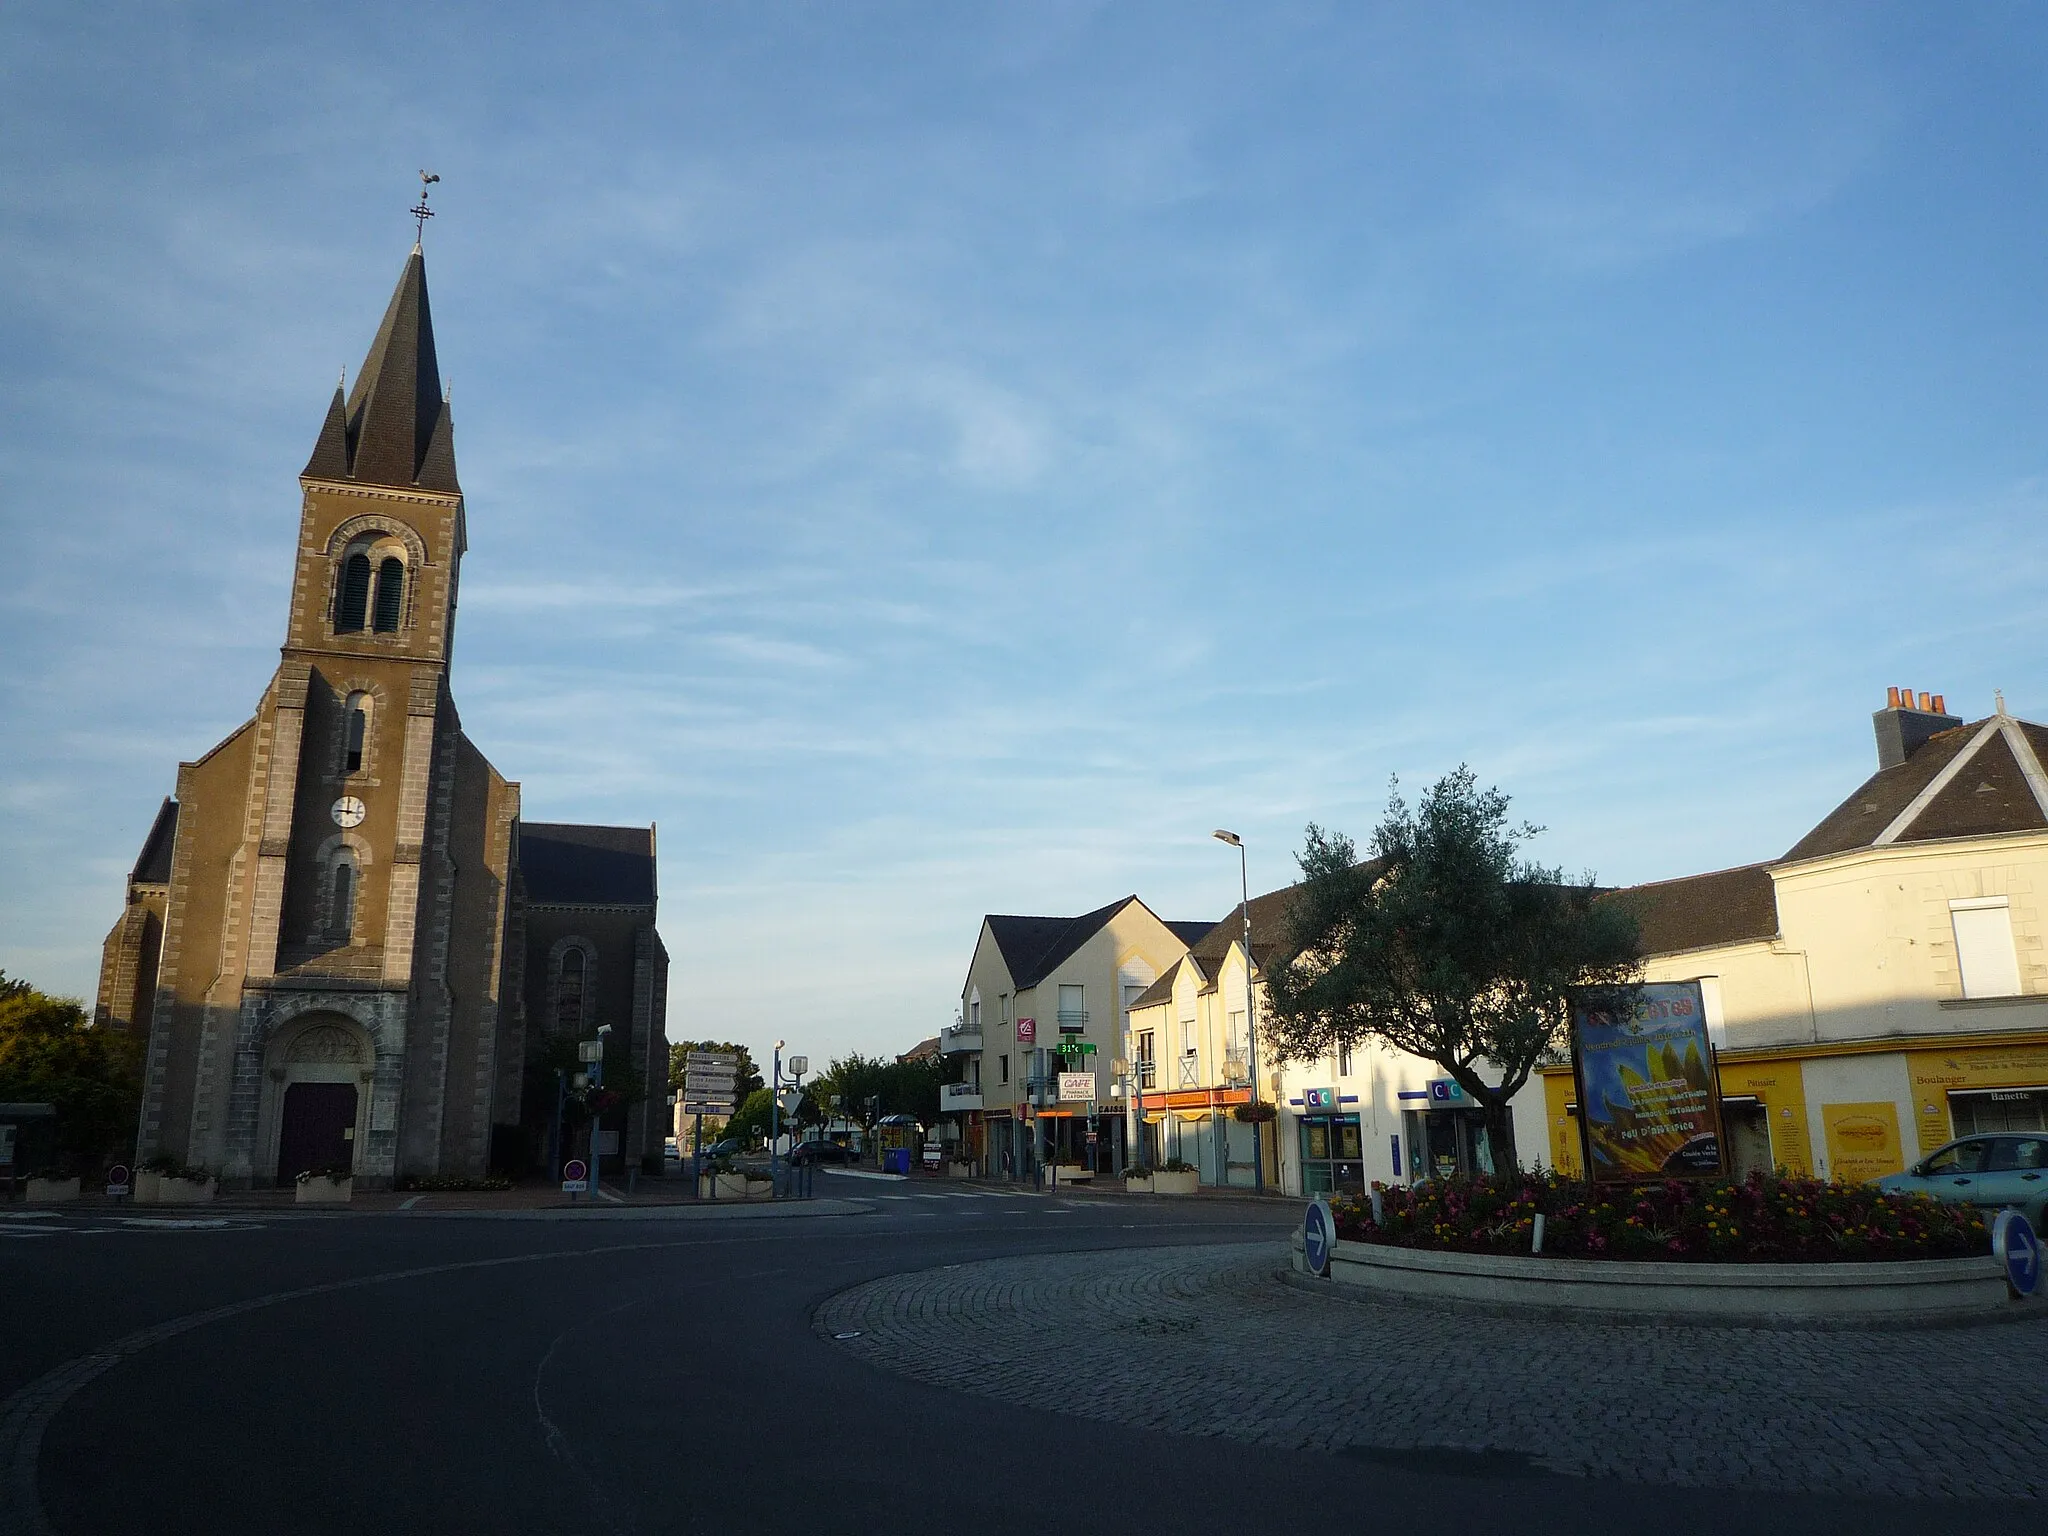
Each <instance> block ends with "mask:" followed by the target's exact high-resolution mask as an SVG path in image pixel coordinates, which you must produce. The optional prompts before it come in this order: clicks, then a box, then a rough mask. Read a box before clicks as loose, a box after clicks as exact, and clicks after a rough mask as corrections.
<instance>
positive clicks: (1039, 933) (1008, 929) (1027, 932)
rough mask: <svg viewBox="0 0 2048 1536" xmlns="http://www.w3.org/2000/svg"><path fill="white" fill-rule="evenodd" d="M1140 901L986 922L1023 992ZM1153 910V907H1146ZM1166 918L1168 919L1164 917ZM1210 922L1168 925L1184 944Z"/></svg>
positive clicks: (999, 917)
mask: <svg viewBox="0 0 2048 1536" xmlns="http://www.w3.org/2000/svg"><path fill="white" fill-rule="evenodd" d="M1134 901H1136V902H1138V905H1139V906H1141V907H1143V906H1144V905H1145V904H1144V903H1143V902H1142V901H1138V898H1137V897H1136V896H1135V895H1132V896H1125V897H1123V898H1122V899H1121V900H1118V901H1112V902H1111V903H1110V904H1109V905H1108V906H1106V907H1097V908H1096V909H1095V910H1094V911H1093V912H1084V913H1083V914H1082V915H1081V916H1079V917H1016V916H1011V915H1008V914H1004V913H997V912H991V913H989V914H988V916H987V917H986V918H984V919H983V921H984V922H986V923H987V924H988V931H989V934H990V936H991V937H993V938H994V939H995V941H996V948H997V949H998V950H1000V951H1001V952H1002V956H1003V964H1004V965H1006V966H1007V967H1009V971H1010V982H1011V985H1013V986H1014V987H1016V989H1017V990H1018V991H1019V992H1024V991H1028V990H1029V989H1030V988H1032V987H1035V986H1037V985H1038V984H1039V983H1040V982H1041V981H1043V980H1045V978H1046V977H1048V976H1050V975H1051V974H1052V973H1053V972H1054V971H1055V970H1057V969H1058V968H1059V967H1060V965H1061V964H1062V963H1064V962H1065V961H1066V960H1067V959H1068V958H1069V957H1070V956H1072V955H1073V953H1074V952H1075V951H1076V950H1078V949H1079V948H1080V947H1081V946H1082V945H1083V944H1086V943H1087V942H1088V941H1089V940H1090V939H1092V938H1094V937H1095V935H1096V934H1098V933H1100V932H1101V931H1102V929H1103V926H1104V925H1105V924H1107V923H1108V922H1109V920H1110V919H1111V918H1113V917H1115V916H1116V915H1117V913H1119V912H1121V911H1123V909H1124V908H1125V907H1128V906H1129V905H1130V904H1131V903H1132V902H1134ZM1146 910H1147V911H1148V912H1149V911H1151V908H1149V907H1146ZM1161 921H1162V922H1164V921H1165V920H1164V919H1163V918H1162V919H1161ZM1210 926H1211V925H1210V924H1208V923H1166V927H1167V929H1168V930H1169V931H1170V932H1171V933H1172V934H1173V935H1174V937H1175V938H1177V939H1179V940H1180V941H1181V942H1182V943H1183V944H1186V943H1189V942H1191V939H1190V936H1191V935H1199V934H1202V933H1205V932H1207V931H1208V929H1209V927H1210Z"/></svg>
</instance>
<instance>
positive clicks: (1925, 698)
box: [1920, 688, 1934, 715]
mask: <svg viewBox="0 0 2048 1536" xmlns="http://www.w3.org/2000/svg"><path fill="white" fill-rule="evenodd" d="M1933 707H1934V695H1933V694H1931V693H1929V692H1928V691H1927V690H1926V689H1925V688H1922V689H1921V690H1920V713H1922V714H1923V715H1924V714H1927V713H1928V712H1929V711H1930V710H1932V709H1933Z"/></svg>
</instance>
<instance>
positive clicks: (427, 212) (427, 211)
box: [407, 171, 441, 242]
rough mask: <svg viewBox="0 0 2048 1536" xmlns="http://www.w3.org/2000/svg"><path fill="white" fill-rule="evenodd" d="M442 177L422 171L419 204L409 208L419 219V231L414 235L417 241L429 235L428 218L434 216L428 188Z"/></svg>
mask: <svg viewBox="0 0 2048 1536" xmlns="http://www.w3.org/2000/svg"><path fill="white" fill-rule="evenodd" d="M440 179H441V178H440V177H438V176H436V175H435V174H434V173H433V172H432V171H421V172H420V200H419V205H418V206H417V207H415V208H411V209H409V210H407V211H408V212H410V213H411V214H412V216H413V217H414V218H415V219H417V220H419V226H420V228H419V233H418V234H417V235H415V236H414V237H413V238H414V240H415V242H417V241H421V240H424V239H426V237H427V220H429V219H431V218H432V217H433V216H434V210H433V209H431V208H429V207H428V206H427V189H428V188H429V187H431V186H432V185H433V184H434V183H435V182H437V181H439V180H440Z"/></svg>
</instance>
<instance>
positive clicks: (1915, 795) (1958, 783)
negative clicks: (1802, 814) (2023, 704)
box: [1785, 713, 2048, 862]
mask: <svg viewBox="0 0 2048 1536" xmlns="http://www.w3.org/2000/svg"><path fill="white" fill-rule="evenodd" d="M2044 752H2048V728H2044V727H2042V726H2038V725H2033V724H2030V723H2029V722H2027V721H2024V720H2015V719H2013V718H2012V717H2011V716H2010V715H2007V714H2003V713H2000V714H1996V715H1992V716H1991V717H1989V718H1988V719H1984V720H1979V721H1976V722H1974V723H1973V724H1970V725H1963V726H1957V727H1956V728H1955V729H1953V730H1947V731H1942V732H1940V733H1938V734H1936V735H1934V736H1930V737H1929V738H1928V739H1927V741H1926V743H1925V744H1924V745H1922V746H1921V747H1919V748H1918V749H1917V750H1916V751H1915V752H1914V753H1913V755H1912V756H1911V757H1908V758H1907V759H1906V760H1905V761H1904V762H1903V763H1900V764H1898V765H1897V766H1896V767H1892V768H1880V769H1879V770H1878V771H1877V772H1876V773H1874V774H1872V775H1871V776H1870V777H1869V778H1868V779H1866V780H1864V782H1863V784H1862V786H1861V787H1860V788H1859V789H1857V791H1856V792H1855V793H1854V794H1852V795H1851V796H1849V798H1848V799H1846V800H1844V801H1843V802H1842V803H1841V804H1840V805H1838V806H1836V807H1835V809H1834V810H1832V811H1831V812H1829V813H1828V815H1827V816H1826V817H1825V818H1824V819H1823V820H1822V821H1821V823H1820V825H1819V826H1817V827H1815V828H1814V829H1813V830H1812V831H1811V832H1809V833H1807V834H1806V836H1805V837H1803V838H1801V839H1800V840H1799V841H1798V842H1797V843H1796V844H1794V845H1793V847H1792V849H1791V850H1790V851H1789V852H1788V853H1786V855H1785V861H1786V862H1791V861H1794V860H1798V859H1816V858H1824V857H1826V856H1827V855H1829V854H1835V853H1848V852H1850V851H1852V850H1854V849H1858V848H1882V847H1887V846H1890V845H1891V844H1894V843H1916V842H1929V841H1932V840H1934V839H1937V838H1946V837H1985V836H1992V835H1995V834H1998V833H2001V832H2038V831H2041V830H2043V829H2044V828H2048V773H2044V772H2043V770H2042V766H2041V763H2042V755H2043V753H2044Z"/></svg>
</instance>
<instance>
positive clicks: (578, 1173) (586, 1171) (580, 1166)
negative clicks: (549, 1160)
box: [562, 1157, 590, 1201]
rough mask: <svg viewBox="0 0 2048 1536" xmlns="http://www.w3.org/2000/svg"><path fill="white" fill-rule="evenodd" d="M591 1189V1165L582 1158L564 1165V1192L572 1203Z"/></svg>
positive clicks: (573, 1158) (574, 1159)
mask: <svg viewBox="0 0 2048 1536" xmlns="http://www.w3.org/2000/svg"><path fill="white" fill-rule="evenodd" d="M589 1188H590V1165H589V1164H587V1163H586V1162H584V1161H583V1159H582V1158H580V1157H572V1158H570V1159H569V1161H568V1162H566V1163H564V1164H562V1192H563V1193H564V1194H566V1195H567V1196H568V1197H569V1198H570V1199H571V1200H572V1201H573V1200H574V1199H575V1198H576V1197H577V1196H578V1195H580V1194H582V1193H583V1192H584V1191H585V1190H587V1189H589Z"/></svg>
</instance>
